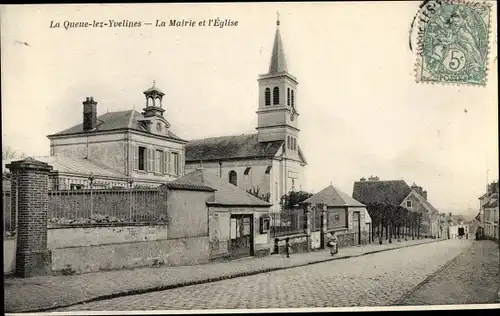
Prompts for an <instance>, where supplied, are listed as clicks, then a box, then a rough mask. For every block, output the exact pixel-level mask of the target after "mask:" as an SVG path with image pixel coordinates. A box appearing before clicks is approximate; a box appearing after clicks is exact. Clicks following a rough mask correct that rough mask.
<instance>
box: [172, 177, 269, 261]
mask: <svg viewBox="0 0 500 316" xmlns="http://www.w3.org/2000/svg"><path fill="white" fill-rule="evenodd" d="M174 183H181V184H189V185H202V186H207V187H211V188H213V189H215V190H216V191H215V194H214V195H213V196H212V197H210V198H209V199H208V200H207V201H206V205H207V207H208V214H209V215H208V216H209V236H210V257H211V259H212V260H220V259H235V258H241V257H249V256H259V257H260V256H267V255H270V253H271V247H272V242H271V239H270V233H269V223H270V216H269V212H270V208H271V206H272V204H270V203H268V202H265V201H263V200H261V199H259V198H257V197H255V196H253V195H251V194H250V193H248V192H246V191H245V190H243V189H240V188H238V187H237V186H235V185H233V184H231V183H229V182H227V181H226V180H224V179H222V178H220V177H219V176H217V175H216V174H214V173H211V172H209V171H208V170H206V169H204V168H197V169H196V170H195V171H193V172H191V173H189V174H187V175H185V176H183V177H181V178H179V179H178V180H176V181H174Z"/></svg>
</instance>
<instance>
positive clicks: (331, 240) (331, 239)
mask: <svg viewBox="0 0 500 316" xmlns="http://www.w3.org/2000/svg"><path fill="white" fill-rule="evenodd" d="M326 240H327V244H326V245H327V246H328V248H330V254H331V255H332V256H333V255H334V254H336V253H338V252H339V250H338V248H337V241H338V239H337V234H335V232H333V234H332V233H328V234H326Z"/></svg>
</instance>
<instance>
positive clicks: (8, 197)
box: [2, 172, 17, 237]
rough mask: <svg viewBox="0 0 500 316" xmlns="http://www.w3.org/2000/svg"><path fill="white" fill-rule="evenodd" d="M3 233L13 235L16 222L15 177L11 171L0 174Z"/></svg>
mask: <svg viewBox="0 0 500 316" xmlns="http://www.w3.org/2000/svg"><path fill="white" fill-rule="evenodd" d="M2 208H3V235H4V237H5V236H13V235H15V232H16V228H17V226H16V223H17V177H16V175H15V174H12V173H10V172H9V173H4V174H3V176H2Z"/></svg>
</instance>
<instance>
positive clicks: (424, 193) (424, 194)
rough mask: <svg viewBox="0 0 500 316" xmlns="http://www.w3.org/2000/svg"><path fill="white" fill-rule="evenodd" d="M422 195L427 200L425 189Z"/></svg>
mask: <svg viewBox="0 0 500 316" xmlns="http://www.w3.org/2000/svg"><path fill="white" fill-rule="evenodd" d="M422 196H423V197H424V199H425V200H426V201H427V191H423V192H422Z"/></svg>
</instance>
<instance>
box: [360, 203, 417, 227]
mask: <svg viewBox="0 0 500 316" xmlns="http://www.w3.org/2000/svg"><path fill="white" fill-rule="evenodd" d="M366 210H367V211H368V214H370V217H371V219H372V227H380V226H382V228H384V227H385V228H386V229H387V228H388V227H390V228H401V227H406V228H411V229H413V231H414V232H416V233H417V234H418V233H419V231H420V228H421V225H422V221H423V214H421V213H417V212H412V211H410V210H408V209H406V208H405V207H402V206H399V205H398V206H396V205H390V204H384V203H377V202H375V203H368V204H366ZM391 232H394V230H391Z"/></svg>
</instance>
